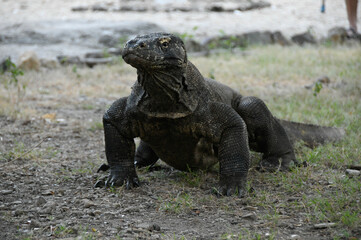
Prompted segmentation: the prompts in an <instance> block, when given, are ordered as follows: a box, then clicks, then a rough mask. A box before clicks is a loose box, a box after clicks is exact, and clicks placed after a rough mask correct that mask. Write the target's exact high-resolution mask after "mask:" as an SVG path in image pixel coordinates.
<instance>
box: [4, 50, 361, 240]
mask: <svg viewBox="0 0 361 240" xmlns="http://www.w3.org/2000/svg"><path fill="white" fill-rule="evenodd" d="M191 61H192V62H193V63H194V64H195V65H196V66H197V67H198V68H199V70H200V72H201V73H202V74H203V75H204V76H212V77H214V78H215V79H216V80H218V81H220V82H222V83H225V84H227V85H229V86H231V87H232V88H234V89H236V90H238V91H239V92H241V93H242V94H243V95H253V96H258V97H260V98H261V99H263V100H264V101H265V102H266V104H267V106H268V107H269V108H270V110H271V112H272V113H273V114H274V115H275V116H276V117H278V118H282V119H286V120H292V121H300V122H306V123H313V124H320V125H327V126H334V127H342V128H344V129H345V130H346V137H345V138H344V139H343V140H342V141H341V142H339V143H334V144H326V145H324V146H319V147H317V148H314V149H309V148H307V147H305V146H303V145H302V144H300V143H298V144H297V145H296V147H295V149H296V155H297V158H298V159H299V160H300V161H302V162H303V161H306V162H307V163H308V166H307V167H302V168H297V169H294V170H293V171H292V172H277V173H259V172H257V171H255V170H253V169H252V170H251V171H250V174H249V180H248V181H249V183H248V184H249V186H253V187H254V188H255V189H256V193H255V195H251V196H249V197H248V198H247V199H246V200H244V201H245V203H246V204H247V205H249V206H255V207H258V208H259V209H262V211H261V210H259V211H260V212H258V214H257V215H258V217H259V219H261V220H262V221H265V224H268V225H267V226H269V227H270V233H271V236H270V238H271V237H273V236H274V238H275V239H277V232H279V231H282V229H281V230H280V228H279V227H278V225H277V223H278V222H280V221H283V217H286V216H288V217H290V218H292V219H298V220H302V222H303V226H304V227H305V228H310V227H311V226H312V225H313V224H316V223H324V222H335V223H336V224H337V225H336V227H334V228H330V229H327V230H325V231H328V233H329V236H331V238H334V239H338V238H351V237H353V236H355V234H360V233H359V232H357V230H358V229H359V226H361V203H360V196H361V179H360V177H353V178H351V177H348V176H346V175H345V168H346V166H347V165H350V164H355V165H361V150H360V140H361V131H360V129H361V120H360V119H361V118H360V116H361V101H360V99H361V49H360V48H357V47H352V48H351V47H342V46H332V47H327V46H318V47H304V48H301V47H296V46H292V47H280V46H263V47H250V48H249V49H248V50H247V51H246V52H245V54H232V53H230V52H229V53H223V54H220V55H212V56H210V57H194V58H191ZM73 70H74V69H72V68H71V67H68V68H60V69H56V70H54V71H52V72H50V73H49V72H48V71H44V72H40V73H33V72H29V73H25V75H24V76H19V81H24V82H26V83H27V91H26V93H27V95H26V97H29V98H31V97H34V96H41V95H42V94H44V91H45V90H46V93H47V94H51V95H54V96H57V98H56V99H55V100H54V102H47V104H49V105H52V104H53V105H54V106H56V104H59V103H63V104H64V103H65V104H69V103H71V104H78V96H79V95H87V96H89V98H106V99H116V98H118V97H121V96H126V95H128V94H129V92H130V86H131V85H132V83H134V82H135V81H136V71H135V70H134V69H132V68H131V67H130V66H128V65H125V64H118V65H107V66H96V67H95V68H93V69H86V68H77V69H76V73H77V74H74V71H73ZM78 75H79V76H78ZM324 75H327V76H328V77H329V79H330V80H331V83H330V85H328V86H326V85H325V84H324V85H323V86H322V89H320V91H319V92H318V94H317V95H316V96H315V95H314V90H313V89H306V88H304V86H305V85H310V84H313V83H315V82H316V80H317V79H318V78H319V77H321V76H324ZM49 79H52V81H49ZM39 86H42V88H39ZM7 91H8V90H6V89H0V114H1V113H2V114H6V112H7V111H6V109H7V108H10V107H11V106H10V105H9V103H8V102H9V101H8V100H9V99H7V98H6V96H7V95H8V93H7ZM41 91H43V92H41ZM14 93H16V92H15V90H14ZM26 97H25V101H23V102H21V104H20V105H19V107H20V112H21V113H22V114H24V112H28V113H27V115H30V116H35V117H36V116H37V115H36V111H33V112H32V111H26V109H32V106H31V105H30V103H29V104H28V103H27V101H26ZM81 108H82V109H85V110H92V109H93V105H83V106H81ZM22 110H23V111H22ZM31 114H33V115H31ZM19 117H20V118H22V117H23V116H22V115H20V116H19ZM86 127H87V128H88V129H89V130H90V131H93V132H97V131H100V130H101V129H102V126H101V123H99V122H94V123H91V124H90V125H87V126H86ZM26 149H27V148H25V147H24V146H21V144H20V145H19V146H15V147H14V149H12V150H11V151H9V152H8V153H6V154H7V155H6V156H5V155H4V154H3V155H1V156H0V161H1V162H3V161H4V159H6V160H11V159H14V158H16V157H18V156H21V154H22V153H24V151H26ZM49 151H50V152H52V150H49ZM31 154H35V155H31ZM36 154H37V153H36V151H34V152H31V153H29V154H28V155H26V158H29V159H32V158H37V157H38V156H37V155H36ZM53 154H56V153H55V152H53ZM49 155H50V156H54V155H52V154H51V153H49ZM1 158H2V159H1ZM91 169H93V168H85V169H76V170H74V171H73V173H72V174H88V171H89V170H91ZM64 172H66V171H65V170H64ZM142 175H143V177H144V175H146V173H145V172H144V171H143V172H142V171H140V177H142ZM211 177H214V176H210V178H211ZM164 178H166V179H168V178H169V174H168V173H167V174H166V173H165V172H164V171H159V172H154V173H151V174H148V177H147V179H149V181H152V180H154V179H156V181H163V179H164ZM175 178H176V180H174V181H173V182H172V191H171V193H167V194H161V196H160V199H159V200H158V201H157V206H158V208H159V209H160V210H161V211H163V212H165V213H167V214H178V213H179V212H190V211H193V209H203V208H205V209H211V208H212V209H214V208H217V209H221V210H223V211H225V212H227V213H229V214H236V213H237V211H239V206H238V205H234V204H233V203H234V202H235V201H236V200H235V198H234V197H230V198H216V197H214V196H213V195H211V194H208V195H207V194H205V191H200V193H199V191H196V190H194V189H202V190H203V188H204V187H208V186H209V185H212V184H213V183H212V182H211V183H209V182H207V181H206V180H207V179H208V176H207V173H204V172H188V173H180V174H179V175H178V176H176V177H175ZM167 181H168V180H167ZM167 181H164V182H167ZM167 184H168V182H167ZM200 196H202V197H200ZM300 213H302V214H300ZM225 232H226V230H225ZM355 232H356V233H355ZM60 233H61V231H60ZM224 238H227V239H228V238H229V239H260V238H264V236H263V235H260V234H259V233H257V232H253V231H252V232H247V231H246V229H243V230H240V232H238V233H230V232H229V233H225V235H224Z"/></svg>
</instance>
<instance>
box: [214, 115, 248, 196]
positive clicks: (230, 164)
mask: <svg viewBox="0 0 361 240" xmlns="http://www.w3.org/2000/svg"><path fill="white" fill-rule="evenodd" d="M218 158H219V163H220V181H219V189H218V193H219V194H221V195H227V196H230V195H233V194H237V195H238V196H239V197H244V196H245V193H246V183H247V173H248V168H249V158H250V157H249V147H248V136H247V131H246V126H245V124H244V122H243V121H242V120H241V119H240V124H239V125H238V126H236V127H232V128H227V129H225V130H224V131H223V133H222V137H221V141H220V145H219V150H218Z"/></svg>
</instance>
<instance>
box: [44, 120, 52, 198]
mask: <svg viewBox="0 0 361 240" xmlns="http://www.w3.org/2000/svg"><path fill="white" fill-rule="evenodd" d="M44 116H45V115H43V117H42V118H43V119H49V118H46V117H44ZM41 195H43V196H50V195H54V191H52V190H49V189H48V190H45V191H43V192H42V193H41Z"/></svg>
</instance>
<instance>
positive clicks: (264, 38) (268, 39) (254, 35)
mask: <svg viewBox="0 0 361 240" xmlns="http://www.w3.org/2000/svg"><path fill="white" fill-rule="evenodd" d="M243 36H244V37H245V39H246V41H247V43H248V44H250V45H254V44H256V45H259V44H261V45H265V44H272V43H273V37H272V33H271V32H269V31H264V32H258V31H255V32H249V33H245V34H243Z"/></svg>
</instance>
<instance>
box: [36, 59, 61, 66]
mask: <svg viewBox="0 0 361 240" xmlns="http://www.w3.org/2000/svg"><path fill="white" fill-rule="evenodd" d="M40 63H41V66H42V67H45V68H49V69H55V68H57V67H59V63H58V62H57V61H56V60H54V59H43V58H42V59H40Z"/></svg>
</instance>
